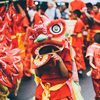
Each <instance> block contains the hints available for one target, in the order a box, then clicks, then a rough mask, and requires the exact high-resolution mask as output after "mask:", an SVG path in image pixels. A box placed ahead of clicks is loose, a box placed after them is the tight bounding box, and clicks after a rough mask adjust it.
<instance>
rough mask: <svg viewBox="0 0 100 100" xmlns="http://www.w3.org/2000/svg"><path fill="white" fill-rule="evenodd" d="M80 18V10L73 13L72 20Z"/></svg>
mask: <svg viewBox="0 0 100 100" xmlns="http://www.w3.org/2000/svg"><path fill="white" fill-rule="evenodd" d="M80 17H81V12H80V10H78V9H77V10H74V11H73V18H74V19H77V18H80Z"/></svg>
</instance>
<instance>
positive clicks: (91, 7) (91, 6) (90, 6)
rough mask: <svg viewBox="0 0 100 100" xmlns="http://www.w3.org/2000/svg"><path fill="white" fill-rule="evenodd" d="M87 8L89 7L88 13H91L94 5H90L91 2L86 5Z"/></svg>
mask: <svg viewBox="0 0 100 100" xmlns="http://www.w3.org/2000/svg"><path fill="white" fill-rule="evenodd" d="M86 7H87V12H88V13H90V12H91V10H93V5H92V3H90V2H89V3H87V4H86Z"/></svg>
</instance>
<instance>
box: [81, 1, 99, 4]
mask: <svg viewBox="0 0 100 100" xmlns="http://www.w3.org/2000/svg"><path fill="white" fill-rule="evenodd" d="M82 1H84V2H85V3H87V2H92V3H93V4H95V3H96V2H100V0H82Z"/></svg>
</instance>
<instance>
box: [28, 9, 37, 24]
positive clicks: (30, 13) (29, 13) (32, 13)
mask: <svg viewBox="0 0 100 100" xmlns="http://www.w3.org/2000/svg"><path fill="white" fill-rule="evenodd" d="M36 12H37V11H34V10H32V9H31V10H29V11H28V15H29V16H30V21H31V22H32V21H33V18H34V15H35V13H36Z"/></svg>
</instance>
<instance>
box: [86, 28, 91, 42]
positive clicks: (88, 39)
mask: <svg viewBox="0 0 100 100" xmlns="http://www.w3.org/2000/svg"><path fill="white" fill-rule="evenodd" d="M87 41H90V29H88V35H87Z"/></svg>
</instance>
